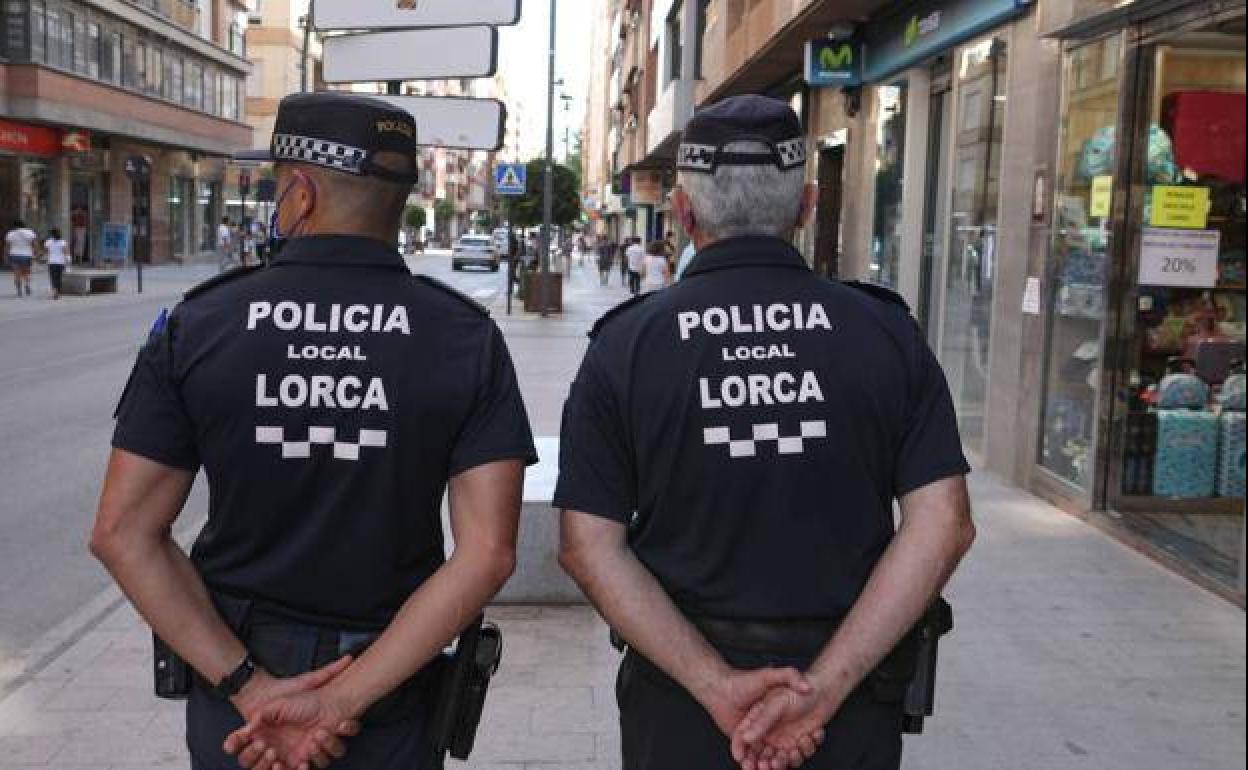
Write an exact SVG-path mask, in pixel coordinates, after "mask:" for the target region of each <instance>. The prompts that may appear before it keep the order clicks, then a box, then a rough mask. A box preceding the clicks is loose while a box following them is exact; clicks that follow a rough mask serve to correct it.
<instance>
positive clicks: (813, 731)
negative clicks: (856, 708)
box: [732, 687, 837, 770]
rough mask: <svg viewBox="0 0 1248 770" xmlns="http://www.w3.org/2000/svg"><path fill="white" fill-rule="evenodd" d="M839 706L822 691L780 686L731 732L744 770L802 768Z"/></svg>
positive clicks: (817, 745)
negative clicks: (802, 690)
mask: <svg viewBox="0 0 1248 770" xmlns="http://www.w3.org/2000/svg"><path fill="white" fill-rule="evenodd" d="M836 709H837V706H836V705H835V704H834V703H832V702H831V701H830V700H829V699H828V698H826V697H824V696H823V695H822V694H821V693H819V692H817V691H814V690H808V691H806V692H798V691H796V690H793V689H790V688H787V687H777V688H776V689H774V690H772V691H771V692H769V693H768V694H767V696H766V697H765V698H763V699H761V700H760V701H759V702H758V703H756V704H755V705H754V706H753V708H751V709H750V711H749V713H748V714H747V715H746V716H745V718H744V719H743V720H742V721H741V724H740V725H739V726H738V727H737V729H736V730H735V731H733V734H732V756H733V758H734V759H735V760H736V761H737V762H739V763H740V764H741V767H742V768H743V770H786V769H787V768H790V767H800V766H801V765H802V763H803V762H805V761H806V760H808V759H810V758H811V757H812V756H814V754H815V752H816V751H817V750H818V749H819V746H820V745H821V744H822V743H823V739H824V727H825V726H826V725H827V724H828V722H829V721H831V719H832V717H833V716H834V715H835V713H836Z"/></svg>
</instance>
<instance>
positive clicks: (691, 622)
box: [554, 96, 974, 770]
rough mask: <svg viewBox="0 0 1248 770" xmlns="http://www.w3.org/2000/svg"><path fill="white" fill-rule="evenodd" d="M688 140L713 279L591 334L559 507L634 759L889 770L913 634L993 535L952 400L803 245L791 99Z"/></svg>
mask: <svg viewBox="0 0 1248 770" xmlns="http://www.w3.org/2000/svg"><path fill="white" fill-rule="evenodd" d="M683 142H684V144H683V145H682V146H681V148H680V150H679V151H678V155H677V157H678V158H679V161H678V165H677V168H678V175H679V176H678V180H677V181H678V188H677V190H676V191H675V192H674V194H673V200H672V203H673V211H674V213H675V215H676V216H677V218H678V220H677V221H679V222H681V224H682V226H683V227H684V228H685V230H686V231H687V232H688V233H689V235H690V236H691V237H692V238H693V240H694V242H695V243H696V244H697V249H698V257H697V259H696V260H695V261H694V263H693V265H692V266H691V267H690V268H689V270H688V273H687V274H688V275H689V276H690V277H691V278H696V280H688V281H685V282H682V283H680V284H678V285H676V286H675V287H673V288H671V289H669V290H667V291H663V292H656V293H652V294H646V295H642V296H641V297H640V298H638V299H634V300H632V301H630V302H628V303H625V304H624V305H622V306H621V307H620V308H618V309H616V310H615V311H613V312H611V313H608V314H607V316H606V317H604V318H603V319H602V320H600V321H599V322H598V324H597V325H596V326H595V328H594V331H593V334H592V336H593V341H592V342H591V344H590V347H589V350H588V352H587V353H586V355H585V359H584V361H583V363H582V365H581V370H580V372H579V374H578V375H577V379H576V381H575V383H574V384H573V386H572V389H571V393H570V395H569V397H568V402H567V405H566V406H565V409H564V420H563V430H562V442H561V458H560V474H559V482H558V485H557V489H556V492H555V498H554V504H555V506H556V507H557V508H559V509H561V510H562V524H561V528H562V544H561V547H560V561H561V563H562V564H563V565H564V567H565V568H566V569H567V570H568V572H569V573H570V574H571V575H572V576H573V577H574V578H575V579H576V580H577V582H578V583H579V584H580V585H581V587H582V588H583V589H584V590H585V592H586V594H587V595H588V596H589V598H590V599H591V600H592V601H593V603H594V604H595V605H596V606H597V608H598V609H599V611H600V612H601V613H602V615H603V617H604V618H605V619H606V620H607V622H608V623H610V625H611V626H612V628H613V629H614V630H615V632H616V633H617V635H618V637H619V638H620V639H621V640H622V642H623V643H624V645H626V647H627V654H626V655H625V658H624V661H623V664H622V667H621V669H620V675H619V680H618V685H617V690H616V691H617V694H618V699H619V707H620V725H621V743H622V748H623V768H624V770H668V769H670V768H707V769H713V770H726V769H727V768H730V767H735V766H738V765H739V766H740V767H743V768H745V769H746V770H756V769H757V768H765V769H766V770H776V768H785V767H796V766H798V765H802V766H805V767H809V768H814V769H815V770H830V769H831V768H836V769H837V770H843V769H844V768H849V767H854V768H860V769H862V770H896V768H898V767H899V766H900V761H901V759H900V757H901V745H902V741H901V730H902V725H903V710H904V708H905V707H904V702H903V701H904V696H905V690H906V685H907V683H908V680H909V678H910V677H911V676H912V675H913V666H912V665H910V664H912V663H913V660H914V659H915V657H917V654H918V653H917V651H916V650H915V649H914V648H913V644H914V643H915V641H916V640H917V639H918V636H917V635H915V634H914V633H912V630H913V629H915V628H916V626H917V624H918V623H919V621H920V619H921V618H923V617H924V616H925V615H926V614H927V611H928V608H929V605H930V603H931V602H932V598H933V597H934V596H936V595H937V594H938V593H939V591H940V590H941V588H942V586H943V585H944V583H945V581H946V579H947V578H948V577H949V575H950V574H951V573H952V572H953V571H954V569H955V568H956V566H957V564H958V563H959V560H960V559H961V557H962V556H963V554H964V553H965V552H966V550H967V549H968V548H969V546H970V542H971V540H972V539H973V536H974V527H973V525H972V524H971V518H970V511H969V503H968V499H967V491H966V485H965V480H964V475H965V474H966V473H967V472H968V470H969V468H968V466H967V463H966V460H965V459H964V457H963V453H962V445H961V441H960V439H959V436H958V429H957V421H956V419H955V415H954V409H953V403H952V399H951V397H950V394H949V389H948V386H947V385H946V382H945V378H944V375H943V374H942V372H941V369H940V367H939V365H938V364H937V362H936V359H935V357H934V356H933V355H932V353H931V351H930V350H929V349H928V346H927V343H926V341H925V337H924V333H923V331H922V329H920V328H919V325H918V324H917V323H916V322H915V321H914V319H913V318H912V317H911V315H910V313H909V312H908V309H907V308H906V307H905V304H904V302H903V301H902V300H901V298H900V297H899V296H897V295H896V294H893V293H892V292H890V291H888V290H886V289H881V288H875V287H864V286H855V285H848V284H841V283H836V282H832V281H828V280H826V279H825V278H822V277H820V276H819V275H817V274H815V273H814V272H813V271H812V270H811V269H810V267H809V266H808V265H807V264H806V261H805V260H804V259H803V257H802V255H801V254H800V253H799V252H798V251H797V250H796V249H794V248H793V247H792V246H791V245H790V243H789V239H790V238H791V237H792V235H793V231H794V229H795V227H797V226H800V225H801V224H803V223H804V221H805V220H806V218H807V217H808V216H809V212H810V211H811V209H812V208H813V204H814V201H815V196H814V190H813V187H811V186H804V185H803V180H804V173H805V172H804V168H805V161H806V153H805V140H804V138H803V131H802V126H801V123H800V121H799V119H798V117H797V115H796V114H795V113H794V112H793V110H792V109H791V108H789V107H788V105H787V104H785V103H783V102H779V101H775V100H772V99H767V98H763V97H757V96H744V97H734V98H730V99H727V100H725V101H723V102H720V103H719V104H716V105H714V106H711V107H708V108H706V109H703V110H702V111H700V112H698V113H697V114H695V116H694V117H693V118H692V120H691V121H690V123H689V124H688V126H687V127H686V129H685V133H684V136H683ZM747 185H748V189H747ZM799 212H800V214H799ZM897 500H899V501H900V507H901V525H900V528H899V529H897V530H896V531H895V530H894V524H893V521H894V519H893V504H894V501H897ZM777 667H779V668H777ZM799 672H804V673H800V674H799Z"/></svg>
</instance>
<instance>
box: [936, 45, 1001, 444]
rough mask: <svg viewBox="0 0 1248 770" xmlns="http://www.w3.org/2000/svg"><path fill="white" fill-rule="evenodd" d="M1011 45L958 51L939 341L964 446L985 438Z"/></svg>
mask: <svg viewBox="0 0 1248 770" xmlns="http://www.w3.org/2000/svg"><path fill="white" fill-rule="evenodd" d="M1007 52H1008V45H1007V41H1006V39H1005V37H1004V36H1000V37H989V38H985V39H983V40H980V41H978V42H975V43H972V44H970V45H968V46H965V47H963V48H961V49H959V50H958V52H957V54H956V56H955V58H954V62H953V77H954V80H955V83H956V85H955V89H956V91H955V97H954V98H955V102H956V104H955V108H954V117H955V120H956V127H955V128H954V132H953V133H952V134H951V138H952V140H953V146H954V151H953V160H952V167H951V169H950V171H951V174H952V182H953V187H952V196H951V198H950V201H949V205H950V220H949V222H950V224H949V250H948V255H947V260H948V266H947V269H946V270H945V296H944V303H943V305H944V308H943V319H942V333H941V344H940V361H941V364H942V365H943V366H944V369H945V373H946V376H947V377H948V378H949V386H950V389H951V390H952V392H953V398H954V405H955V407H956V409H957V413H958V423H959V425H960V427H961V430H962V438H963V441H965V443H966V444H967V446H968V447H970V448H972V449H977V448H978V447H979V445H980V443H981V441H982V439H983V422H984V406H985V403H986V402H987V396H988V361H989V348H990V343H991V329H992V295H993V284H994V281H995V279H996V263H997V258H998V254H997V219H998V204H999V199H1000V172H1001V144H1002V138H1003V136H1004V127H1005V100H1006V96H1005V94H1006V85H1007V83H1006V74H1007V65H1008V53H1007Z"/></svg>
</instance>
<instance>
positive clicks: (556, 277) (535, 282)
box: [524, 273, 563, 313]
mask: <svg viewBox="0 0 1248 770" xmlns="http://www.w3.org/2000/svg"><path fill="white" fill-rule="evenodd" d="M525 278H526V280H525V291H524V311H525V312H526V313H540V312H542V307H541V305H540V304H539V303H540V300H541V298H542V297H543V296H545V299H546V311H547V312H550V313H562V312H563V273H547V274H546V276H545V280H544V281H543V276H542V274H541V273H526V274H525ZM543 286H544V287H545V291H542V288H543Z"/></svg>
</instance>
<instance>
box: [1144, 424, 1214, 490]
mask: <svg viewBox="0 0 1248 770" xmlns="http://www.w3.org/2000/svg"><path fill="white" fill-rule="evenodd" d="M1218 432H1219V422H1218V417H1217V415H1215V414H1213V413H1212V412H1195V411H1192V410H1189V409H1162V410H1160V411H1158V412H1157V455H1156V460H1155V462H1154V465H1153V493H1154V494H1156V495H1159V496H1161V497H1177V498H1184V499H1192V498H1201V497H1213V493H1214V490H1215V488H1216V482H1217V475H1218Z"/></svg>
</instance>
